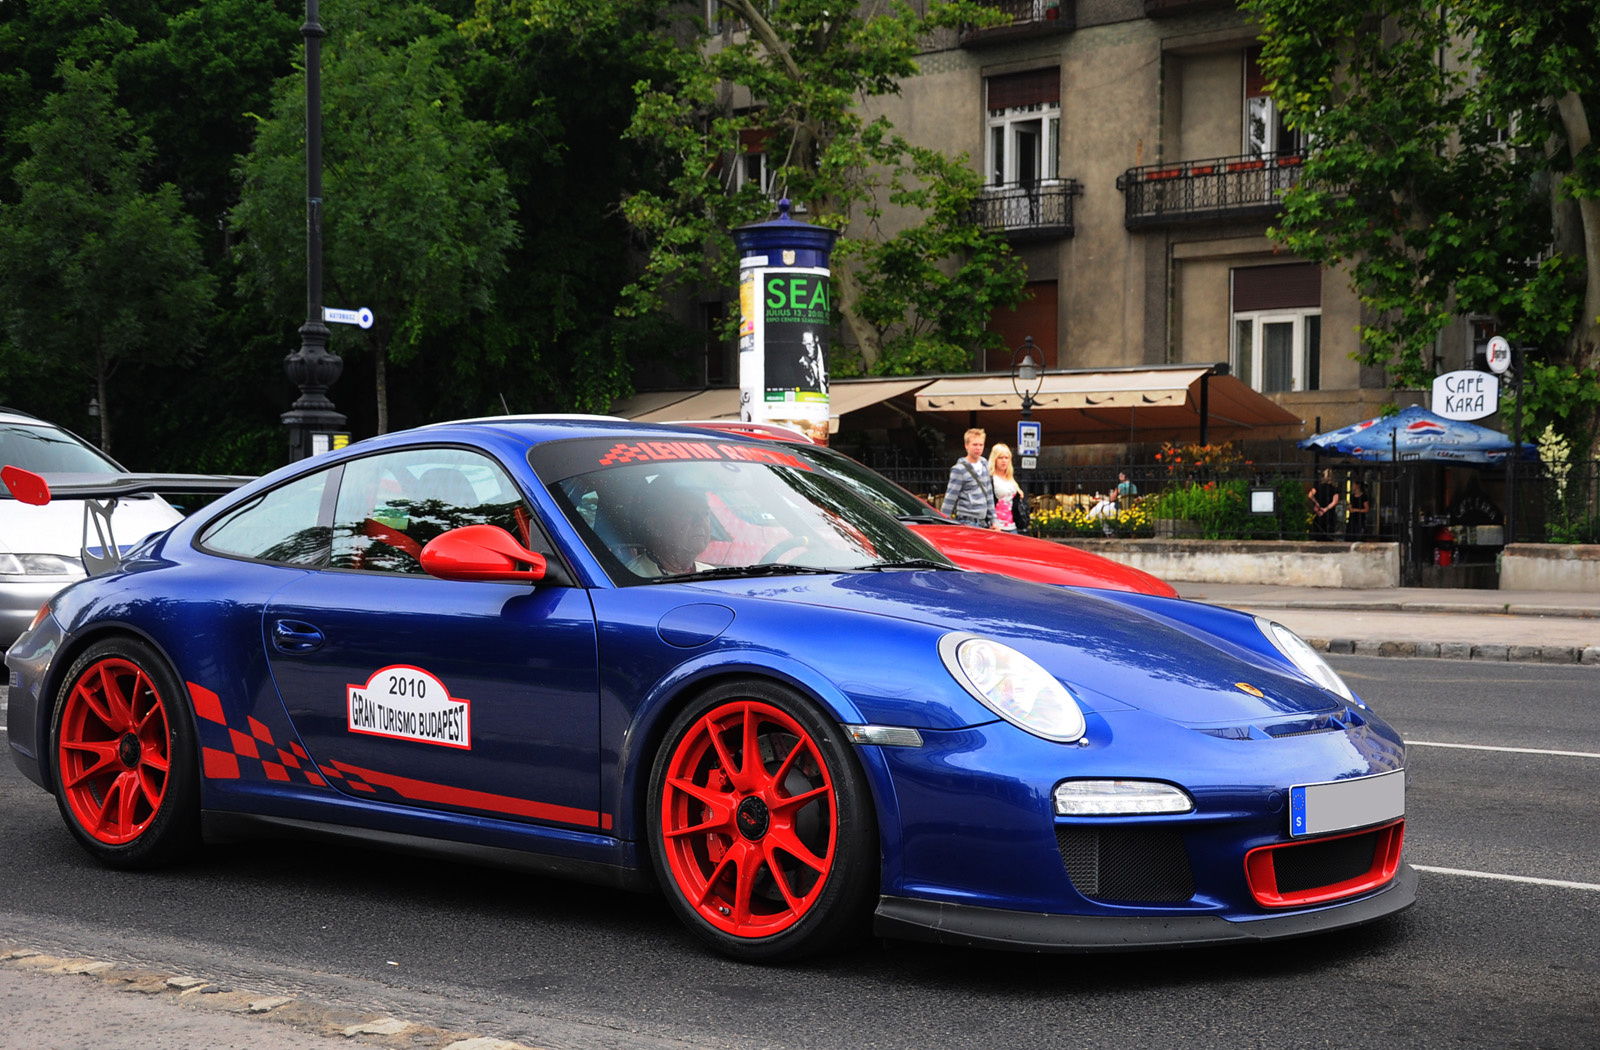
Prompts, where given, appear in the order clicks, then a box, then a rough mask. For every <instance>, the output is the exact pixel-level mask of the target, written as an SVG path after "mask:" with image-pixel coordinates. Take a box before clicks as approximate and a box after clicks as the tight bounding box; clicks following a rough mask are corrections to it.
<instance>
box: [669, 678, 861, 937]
mask: <svg viewBox="0 0 1600 1050" xmlns="http://www.w3.org/2000/svg"><path fill="white" fill-rule="evenodd" d="M746 733H750V734H753V735H755V737H756V740H757V753H758V755H759V756H760V759H761V761H760V763H759V765H758V766H757V767H755V768H754V769H752V768H750V767H747V766H746V765H745V763H744V748H743V744H742V741H743V739H745V738H746ZM718 741H720V743H721V750H720V751H719V748H718ZM686 781H687V784H686ZM686 787H690V788H692V789H693V790H692V791H690V790H685V788H686ZM708 800H709V801H708ZM647 808H648V813H647V817H648V820H647V826H648V829H649V836H650V853H651V857H652V859H653V860H654V862H655V866H656V871H657V873H658V875H659V878H660V881H661V885H662V890H663V892H664V893H665V895H666V898H667V900H668V902H669V903H670V905H671V906H672V909H673V911H674V912H676V913H677V915H678V917H679V918H680V919H681V920H682V921H683V922H684V924H685V925H687V926H688V927H689V928H690V930H692V931H693V932H694V934H695V935H696V936H697V937H699V938H700V939H701V940H702V941H704V942H705V943H706V944H708V945H710V946H711V947H712V948H714V949H716V950H717V951H718V952H720V953H722V954H723V955H727V956H730V957H732V958H735V959H739V960H742V961H746V962H791V961H794V960H797V959H802V958H805V957H808V956H812V955H816V954H818V953H821V952H824V951H828V950H830V949H833V948H836V947H839V946H840V945H842V944H844V943H845V942H847V941H849V940H853V939H854V938H856V937H859V936H861V935H864V934H865V933H866V932H867V930H868V929H869V918H870V915H871V910H872V907H873V904H874V903H875V899H876V896H877V889H878V881H879V870H880V865H881V860H880V843H879V839H878V825H877V817H876V813H875V811H874V808H873V803H872V799H871V795H870V792H869V789H868V787H867V783H866V777H865V775H864V774H863V773H862V771H861V766H860V763H859V762H858V761H857V759H856V756H855V754H854V751H853V749H852V747H851V745H849V744H848V743H846V742H845V739H844V734H843V732H842V731H841V730H840V728H839V726H838V724H837V723H835V722H834V721H833V720H832V719H831V718H829V717H828V716H827V715H826V714H824V713H823V712H822V711H821V710H820V709H819V708H818V707H817V706H816V705H815V704H813V703H811V702H810V701H809V700H807V699H805V698H804V697H802V696H800V695H799V694H798V693H796V692H795V691H794V690H791V689H789V688H786V687H784V686H782V685H779V684H777V683H775V682H770V681H765V680H759V679H752V680H745V681H737V682H727V683H723V684H721V685H718V686H714V687H713V688H711V689H710V690H708V691H707V692H706V693H705V694H703V695H702V696H700V697H698V698H696V700H695V701H694V702H693V703H691V704H689V706H688V707H686V708H685V709H684V710H683V711H682V712H681V713H680V714H679V715H678V717H677V718H675V719H674V720H673V722H672V725H671V727H670V728H669V729H668V731H667V734H666V737H665V739H664V740H663V741H662V744H661V747H660V749H659V750H658V751H657V753H656V758H655V762H654V763H653V766H652V769H651V773H650V791H649V801H648V803H647ZM802 858H804V859H802ZM741 871H742V872H744V873H745V878H744V879H742V880H741V879H740V877H739V876H740V872H741Z"/></svg>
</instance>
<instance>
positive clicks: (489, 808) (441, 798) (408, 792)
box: [187, 682, 612, 831]
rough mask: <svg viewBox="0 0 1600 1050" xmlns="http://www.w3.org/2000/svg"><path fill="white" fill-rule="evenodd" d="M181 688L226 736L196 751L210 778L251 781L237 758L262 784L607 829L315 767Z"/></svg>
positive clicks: (550, 810) (338, 766)
mask: <svg viewBox="0 0 1600 1050" xmlns="http://www.w3.org/2000/svg"><path fill="white" fill-rule="evenodd" d="M187 685H188V686H189V696H190V698H191V699H192V700H193V701H194V712H195V714H197V715H199V716H200V717H201V718H204V719H205V720H206V721H208V722H214V723H216V724H217V725H219V726H222V727H223V728H224V729H226V730H227V733H228V736H227V739H228V742H229V750H226V751H224V750H221V749H219V748H213V747H201V749H200V760H201V768H202V769H203V770H204V772H205V775H206V776H207V777H209V778H211V779H214V780H241V779H244V777H245V772H246V770H249V771H250V772H251V774H252V776H251V779H255V775H254V768H255V767H254V766H252V765H249V764H248V763H247V764H246V765H245V766H241V765H240V759H247V760H253V761H254V762H257V763H259V764H260V767H261V771H262V772H261V775H262V776H265V777H266V779H268V780H276V781H279V782H283V783H289V782H291V781H293V780H294V779H295V777H296V776H298V777H301V778H303V779H304V780H305V782H306V783H308V784H311V785H312V786H314V787H320V788H325V787H330V786H331V785H330V784H329V783H328V780H324V779H323V776H322V774H326V776H327V777H328V778H329V779H330V780H336V781H338V782H339V784H340V785H342V786H343V787H344V788H345V789H346V790H348V791H350V792H352V793H354V794H361V795H369V796H372V797H374V798H385V797H387V798H391V799H402V800H404V801H407V802H421V803H426V804H430V805H445V806H457V807H460V808H462V809H472V810H479V811H482V812H488V813H500V814H503V815H505V816H510V817H523V818H527V819H532V820H545V821H551V822H554V823H560V824H575V825H577V826H579V827H585V828H599V829H601V830H605V831H609V830H610V829H611V823H612V821H611V814H609V813H598V812H596V811H594V810H592V809H579V808H576V807H573V806H558V805H555V804H553V803H549V802H536V801H534V800H532V799H525V798H513V797H512V796H509V795H495V794H491V793H489V792H487V791H472V790H468V789H466V788H456V787H450V786H448V785H446V784H434V783H430V782H428V781H426V780H414V779H412V778H410V777H401V776H395V775H394V774H392V773H383V772H379V771H377V770H372V769H363V768H361V767H360V766H352V765H350V764H349V763H347V762H339V761H334V762H330V763H326V764H319V763H315V762H313V761H312V760H311V758H310V756H309V755H307V754H306V752H305V749H304V748H302V747H301V746H300V744H299V742H298V741H290V743H289V750H287V751H285V750H284V749H282V748H280V747H278V746H277V745H276V744H275V743H274V742H273V739H272V731H271V730H270V729H268V728H267V727H266V726H264V725H262V724H261V723H260V722H258V721H256V720H255V719H254V718H250V717H248V716H246V718H245V722H246V723H247V727H248V729H249V730H250V731H249V733H243V732H240V731H239V730H238V729H235V728H234V727H232V726H230V725H228V719H227V716H226V715H225V714H224V713H223V710H222V700H221V698H220V697H218V696H217V694H216V693H214V692H212V691H211V690H209V689H206V688H205V687H203V686H199V685H196V684H194V683H193V682H189V683H187Z"/></svg>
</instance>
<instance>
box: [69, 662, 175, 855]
mask: <svg viewBox="0 0 1600 1050" xmlns="http://www.w3.org/2000/svg"><path fill="white" fill-rule="evenodd" d="M50 758H51V763H50V764H51V778H52V781H53V784H54V787H55V794H56V804H57V806H58V807H59V808H60V810H61V816H62V819H63V820H65V821H66V824H67V828H68V829H69V830H70V831H71V832H72V835H73V837H74V838H76V839H77V840H78V844H79V845H81V846H82V847H83V848H84V850H86V851H87V852H88V853H89V855H90V856H92V857H94V858H95V859H96V860H98V861H99V862H100V863H102V864H105V865H106V866H108V867H112V868H124V869H139V868H153V867H159V866H161V865H164V864H170V863H172V862H174V861H177V860H180V859H182V858H183V857H185V856H187V855H188V854H189V853H190V852H192V851H193V850H194V849H195V847H196V846H197V845H198V844H199V841H200V778H199V764H198V761H197V759H196V746H195V734H194V723H193V720H192V719H191V718H190V714H189V705H188V702H187V699H186V697H185V694H184V692H183V687H182V684H181V683H180V682H179V680H178V676H177V675H176V674H174V673H173V671H172V669H171V668H170V667H168V666H167V662H166V661H165V660H164V659H162V657H161V656H160V654H158V653H157V652H156V651H155V650H154V649H152V648H151V647H150V646H149V645H147V644H145V643H144V642H141V641H138V640H137V639H133V638H114V639H107V640H105V641H101V642H96V643H95V644H94V645H91V646H90V647H89V648H88V649H86V650H85V651H84V652H83V654H82V655H80V656H79V657H78V658H77V659H76V660H75V661H73V664H72V667H71V669H70V670H69V671H68V672H67V676H66V678H65V679H63V681H62V685H61V688H60V690H59V692H58V693H57V694H56V703H55V710H54V712H53V714H52V716H51V723H50Z"/></svg>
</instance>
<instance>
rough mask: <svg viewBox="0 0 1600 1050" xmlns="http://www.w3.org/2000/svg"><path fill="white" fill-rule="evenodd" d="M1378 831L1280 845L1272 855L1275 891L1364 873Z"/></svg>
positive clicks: (1329, 883)
mask: <svg viewBox="0 0 1600 1050" xmlns="http://www.w3.org/2000/svg"><path fill="white" fill-rule="evenodd" d="M1377 846H1378V833H1377V832H1375V831H1374V832H1370V833H1368V834H1365V835H1351V836H1349V837H1348V838H1342V839H1333V840H1332V841H1329V842H1307V843H1306V844H1305V845H1303V846H1290V847H1288V848H1286V849H1280V850H1278V851H1277V853H1275V854H1274V855H1273V858H1272V860H1273V865H1274V867H1275V868H1276V869H1277V875H1278V892H1279V893H1299V892H1301V891H1302V890H1314V889H1319V888H1321V887H1323V886H1332V885H1333V884H1335V883H1338V882H1345V881H1346V880H1349V879H1354V878H1357V877H1358V876H1361V875H1365V874H1366V873H1367V872H1369V871H1371V870H1372V856H1373V850H1375V849H1376V848H1377Z"/></svg>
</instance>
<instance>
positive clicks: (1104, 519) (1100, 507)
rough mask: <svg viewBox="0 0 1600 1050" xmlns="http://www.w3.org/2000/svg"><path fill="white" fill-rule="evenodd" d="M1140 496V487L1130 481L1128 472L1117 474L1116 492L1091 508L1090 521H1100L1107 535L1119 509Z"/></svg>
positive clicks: (1102, 498)
mask: <svg viewBox="0 0 1600 1050" xmlns="http://www.w3.org/2000/svg"><path fill="white" fill-rule="evenodd" d="M1138 494H1139V486H1137V485H1135V484H1134V483H1133V482H1131V481H1129V480H1128V472H1127V471H1125V470H1124V471H1119V472H1118V473H1117V488H1116V491H1115V492H1113V493H1111V494H1110V495H1109V496H1103V497H1101V499H1100V502H1098V503H1096V504H1095V505H1094V506H1093V507H1091V508H1089V520H1090V521H1098V522H1100V523H1101V526H1102V528H1104V529H1105V531H1106V532H1107V533H1109V532H1110V531H1111V522H1113V521H1115V520H1116V518H1117V510H1118V508H1119V507H1120V506H1121V505H1122V504H1124V503H1127V502H1129V501H1130V500H1132V499H1133V497H1135V496H1137V495H1138Z"/></svg>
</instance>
